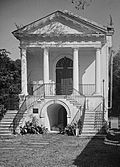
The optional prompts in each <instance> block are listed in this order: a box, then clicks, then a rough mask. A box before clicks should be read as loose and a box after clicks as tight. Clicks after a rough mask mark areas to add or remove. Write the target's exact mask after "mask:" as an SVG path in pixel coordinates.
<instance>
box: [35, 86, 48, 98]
mask: <svg viewBox="0 0 120 167" xmlns="http://www.w3.org/2000/svg"><path fill="white" fill-rule="evenodd" d="M33 95H35V96H41V97H45V84H42V85H40V86H39V87H38V88H36V89H35V90H34V91H33Z"/></svg>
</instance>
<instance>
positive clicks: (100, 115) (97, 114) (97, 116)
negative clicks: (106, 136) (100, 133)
mask: <svg viewBox="0 0 120 167" xmlns="http://www.w3.org/2000/svg"><path fill="white" fill-rule="evenodd" d="M102 109H103V103H102V102H101V103H100V104H99V105H98V106H97V107H96V108H95V109H94V111H93V112H95V121H94V127H95V128H96V129H101V127H103V125H104V118H103V116H104V113H103V112H104V110H103V111H102ZM100 122H101V124H100Z"/></svg>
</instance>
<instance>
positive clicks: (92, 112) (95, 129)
mask: <svg viewBox="0 0 120 167" xmlns="http://www.w3.org/2000/svg"><path fill="white" fill-rule="evenodd" d="M44 90H45V86H44V87H40V89H39V88H37V91H35V93H36V95H35V94H34V95H33V96H27V97H26V98H25V100H24V101H23V103H22V105H21V107H20V109H19V111H17V110H8V111H7V113H6V114H5V116H4V117H3V119H2V120H1V122H0V136H8V135H11V134H12V133H13V132H14V130H15V129H16V128H17V127H18V125H20V122H21V121H22V119H23V118H24V117H25V116H26V113H27V111H28V110H29V109H30V108H31V107H33V106H34V105H35V104H36V103H37V102H38V101H39V103H43V101H44V99H45V92H44ZM39 93H40V94H39ZM41 94H42V96H38V95H41ZM49 95H50V96H51V95H52V96H51V98H54V97H56V95H54V96H53V94H49ZM46 98H47V96H46ZM65 99H66V100H67V101H69V102H70V104H72V105H73V106H75V107H76V110H77V111H76V114H75V115H74V118H73V120H72V121H71V124H74V123H77V122H78V121H79V120H81V123H82V130H81V134H80V136H82V137H86V136H95V135H98V134H99V133H100V132H101V129H102V127H103V112H102V109H103V108H102V103H99V104H98V105H97V107H96V108H95V109H86V97H85V96H84V95H80V94H79V92H77V91H76V90H73V93H72V94H71V95H67V96H65Z"/></svg>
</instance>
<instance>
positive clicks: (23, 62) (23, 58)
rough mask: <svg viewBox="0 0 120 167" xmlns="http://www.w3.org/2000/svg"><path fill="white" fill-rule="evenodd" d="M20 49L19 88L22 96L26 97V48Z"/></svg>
mask: <svg viewBox="0 0 120 167" xmlns="http://www.w3.org/2000/svg"><path fill="white" fill-rule="evenodd" d="M20 49H21V87H22V94H23V95H28V91H27V60H26V48H20Z"/></svg>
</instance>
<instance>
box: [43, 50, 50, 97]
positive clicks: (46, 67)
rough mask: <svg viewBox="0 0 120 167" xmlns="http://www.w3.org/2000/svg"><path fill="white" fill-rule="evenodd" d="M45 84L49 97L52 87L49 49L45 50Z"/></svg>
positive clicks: (46, 93)
mask: <svg viewBox="0 0 120 167" xmlns="http://www.w3.org/2000/svg"><path fill="white" fill-rule="evenodd" d="M43 68H44V70H43V71H44V84H45V95H49V94H50V93H49V92H50V85H49V84H48V83H49V50H48V48H44V63H43Z"/></svg>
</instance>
